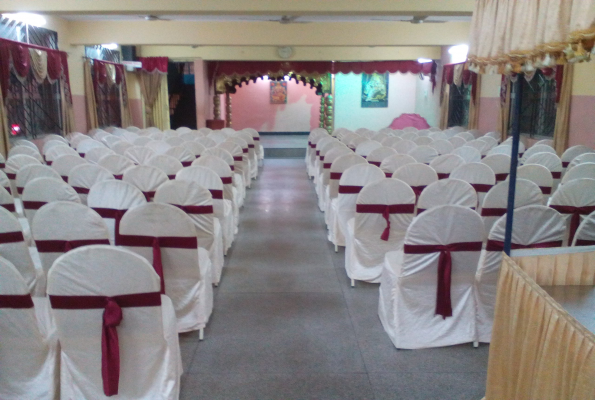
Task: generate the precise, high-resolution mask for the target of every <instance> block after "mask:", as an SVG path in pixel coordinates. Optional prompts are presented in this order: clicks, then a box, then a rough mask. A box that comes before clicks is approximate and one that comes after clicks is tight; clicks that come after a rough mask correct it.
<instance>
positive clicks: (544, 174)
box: [506, 164, 554, 203]
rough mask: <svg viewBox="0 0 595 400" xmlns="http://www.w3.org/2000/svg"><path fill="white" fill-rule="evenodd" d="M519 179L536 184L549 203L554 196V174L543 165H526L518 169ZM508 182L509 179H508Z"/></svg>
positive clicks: (545, 201)
mask: <svg viewBox="0 0 595 400" xmlns="http://www.w3.org/2000/svg"><path fill="white" fill-rule="evenodd" d="M516 177H517V179H527V180H530V181H531V182H533V183H535V184H536V185H537V186H539V188H540V189H541V192H542V193H543V198H544V201H543V203H547V199H549V197H550V195H551V194H552V186H554V180H553V179H552V173H551V172H550V171H549V170H548V169H547V168H546V167H544V166H543V165H538V164H526V165H523V166H522V167H519V168H518V169H517V173H516ZM506 181H507V182H508V178H506Z"/></svg>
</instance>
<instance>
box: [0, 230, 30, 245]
mask: <svg viewBox="0 0 595 400" xmlns="http://www.w3.org/2000/svg"><path fill="white" fill-rule="evenodd" d="M24 241H25V238H24V237H23V232H21V231H16V232H4V233H0V244H7V243H18V242H24Z"/></svg>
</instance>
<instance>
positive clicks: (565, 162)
mask: <svg viewBox="0 0 595 400" xmlns="http://www.w3.org/2000/svg"><path fill="white" fill-rule="evenodd" d="M569 165H570V161H562V168H568V166H569Z"/></svg>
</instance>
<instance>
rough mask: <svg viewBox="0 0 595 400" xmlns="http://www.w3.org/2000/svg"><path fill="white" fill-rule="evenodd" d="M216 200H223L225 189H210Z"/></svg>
mask: <svg viewBox="0 0 595 400" xmlns="http://www.w3.org/2000/svg"><path fill="white" fill-rule="evenodd" d="M209 192H211V197H213V199H214V200H223V190H217V189H209Z"/></svg>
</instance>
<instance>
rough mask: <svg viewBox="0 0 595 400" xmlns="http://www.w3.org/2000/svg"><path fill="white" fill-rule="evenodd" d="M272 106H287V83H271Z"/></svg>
mask: <svg viewBox="0 0 595 400" xmlns="http://www.w3.org/2000/svg"><path fill="white" fill-rule="evenodd" d="M270 99H271V104H287V82H285V81H271V94H270Z"/></svg>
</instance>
